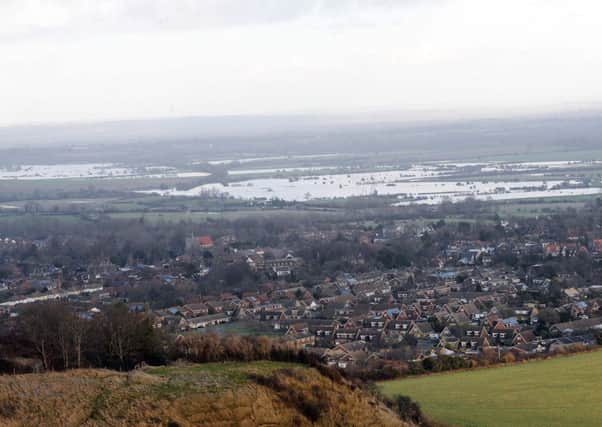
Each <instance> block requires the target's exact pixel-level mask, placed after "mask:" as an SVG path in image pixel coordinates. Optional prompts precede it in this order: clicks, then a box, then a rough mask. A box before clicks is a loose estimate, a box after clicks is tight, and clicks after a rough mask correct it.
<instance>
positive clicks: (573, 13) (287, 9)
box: [0, 0, 602, 125]
mask: <svg viewBox="0 0 602 427" xmlns="http://www.w3.org/2000/svg"><path fill="white" fill-rule="evenodd" d="M601 16H602V2H600V1H599V0H562V1H560V0H504V1H498V0H397V1H393V0H391V1H387V0H372V1H371V0H197V1H193V0H54V1H53V0H0V125H8V124H16V123H40V122H57V121H58V122H62V121H76V120H98V119H122V118H123V119H125V118H143V117H158V116H159V117H169V116H184V115H230V114H263V113H297V112H299V113H307V112H311V113H335V112H336V113H339V112H341V113H346V112H358V111H374V110H383V111H384V110H395V111H397V110H399V111H405V110H422V109H427V110H430V109H436V110H463V111H464V110H465V111H468V110H472V111H474V110H476V109H479V108H487V109H494V110H496V109H499V110H502V109H508V110H513V109H516V110H524V109H532V108H539V107H543V106H546V107H554V106H563V105H588V104H592V103H598V102H600V101H602V78H601V77H600V76H601V75H602V48H600V41H601V40H602V25H600V17H601Z"/></svg>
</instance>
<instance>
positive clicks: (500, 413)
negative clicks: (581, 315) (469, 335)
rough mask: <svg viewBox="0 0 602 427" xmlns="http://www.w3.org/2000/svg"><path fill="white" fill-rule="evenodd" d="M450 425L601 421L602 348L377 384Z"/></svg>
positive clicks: (544, 425) (543, 426)
mask: <svg viewBox="0 0 602 427" xmlns="http://www.w3.org/2000/svg"><path fill="white" fill-rule="evenodd" d="M379 388H380V389H381V391H382V392H383V393H384V394H385V395H387V396H390V397H393V396H395V395H399V394H401V395H406V396H410V397H411V398H412V399H414V400H416V401H417V402H418V403H420V405H421V407H422V409H423V411H424V412H425V413H426V414H427V415H428V416H430V417H432V418H433V419H435V420H436V421H439V422H442V423H446V424H450V425H454V426H475V427H476V426H479V427H481V426H487V427H493V426H500V427H501V426H514V427H519V426H532V427H535V426H537V427H540V426H541V427H548V426H599V425H602V406H601V405H600V400H602V351H598V352H594V353H587V354H580V355H577V356H571V357H561V358H556V359H551V360H545V361H539V362H529V363H524V364H520V365H513V366H505V367H496V368H488V369H479V370H475V371H468V372H460V373H455V374H438V375H431V376H424V377H417V378H409V379H402V380H395V381H386V382H382V383H380V384H379Z"/></svg>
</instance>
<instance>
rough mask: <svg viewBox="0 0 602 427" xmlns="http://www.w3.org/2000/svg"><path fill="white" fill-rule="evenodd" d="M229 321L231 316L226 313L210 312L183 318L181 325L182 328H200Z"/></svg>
mask: <svg viewBox="0 0 602 427" xmlns="http://www.w3.org/2000/svg"><path fill="white" fill-rule="evenodd" d="M229 321H230V317H229V316H227V315H225V314H222V313H220V314H209V315H207V316H199V317H193V318H190V319H182V322H181V323H180V327H181V329H198V328H206V327H208V326H215V325H221V324H222V323H228V322H229Z"/></svg>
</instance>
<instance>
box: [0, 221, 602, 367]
mask: <svg viewBox="0 0 602 427" xmlns="http://www.w3.org/2000/svg"><path fill="white" fill-rule="evenodd" d="M555 221H557V218H552V217H548V218H544V219H541V220H529V221H524V220H514V221H505V220H498V221H497V222H496V223H495V224H492V225H487V226H481V225H478V224H476V225H475V224H471V223H469V222H460V223H458V224H445V223H443V222H442V221H439V222H432V223H428V224H426V225H425V223H424V222H421V223H420V225H419V226H417V223H416V222H411V221H389V222H385V223H386V225H377V226H371V227H367V226H366V224H365V223H356V222H352V223H340V224H337V225H336V227H335V228H334V229H332V224H331V225H330V227H331V229H330V230H329V231H328V230H324V229H320V227H308V226H306V225H300V226H299V227H300V228H302V229H301V230H291V231H282V232H280V234H281V235H280V236H279V238H278V239H277V241H278V242H287V241H291V242H292V241H293V240H292V238H291V235H294V236H295V238H296V239H295V240H294V243H293V244H290V245H287V244H286V243H280V244H279V245H278V246H277V247H271V246H255V247H248V246H249V245H245V246H247V247H243V246H242V245H238V244H237V242H238V237H237V235H236V233H221V235H219V236H214V235H211V234H205V235H195V234H191V235H189V236H186V237H185V238H184V242H183V245H182V246H183V252H182V253H181V254H179V255H177V256H175V257H174V258H172V259H163V262H162V263H161V264H144V263H139V262H135V261H134V260H132V259H129V260H127V261H126V262H125V263H124V265H123V266H119V265H116V264H115V263H113V262H111V261H110V259H109V258H105V259H104V260H103V261H101V262H96V263H94V264H91V265H88V266H85V265H82V266H76V267H75V268H73V267H71V268H66V267H61V266H57V265H56V264H57V263H54V264H40V263H33V262H32V263H28V261H27V257H26V256H24V255H23V254H24V253H26V252H27V251H30V252H32V251H44V250H48V249H49V248H50V247H51V246H54V247H55V250H59V249H57V248H56V246H57V245H59V244H58V243H57V242H56V241H54V240H52V241H50V240H46V241H26V240H23V239H21V240H20V239H19V238H11V237H3V238H1V239H0V250H1V253H2V256H3V259H2V265H3V269H2V272H1V273H2V275H1V276H0V297H2V302H0V316H1V317H0V318H1V319H2V325H3V328H2V329H3V330H4V331H6V330H9V329H10V327H11V324H12V323H14V322H15V321H16V319H18V317H19V314H20V312H21V311H22V309H23V308H24V307H26V306H27V305H28V304H31V303H35V302H38V301H42V300H51V299H62V300H67V301H69V302H70V303H72V304H74V305H75V306H76V307H78V312H79V313H80V316H81V317H83V318H86V319H89V320H91V321H93V320H94V317H95V314H96V313H99V312H100V311H101V310H103V307H104V306H107V305H108V304H111V303H115V302H117V301H118V302H123V303H125V304H127V306H128V307H129V310H130V311H135V312H143V311H144V312H150V313H151V314H152V318H153V325H154V327H155V328H157V329H161V330H162V331H165V332H166V333H169V334H173V335H176V336H177V335H184V336H185V335H189V334H198V333H209V332H212V333H217V334H219V335H226V334H231V333H234V334H241V335H245V334H254V335H266V336H269V337H271V338H274V339H278V340H279V341H280V342H282V343H284V344H285V345H286V346H289V347H290V348H293V349H305V350H306V351H308V352H311V353H312V354H315V355H317V356H318V357H320V358H321V360H323V361H324V362H325V363H327V364H329V365H333V366H337V367H339V368H342V369H353V368H357V369H370V367H372V366H374V367H379V366H383V364H386V363H388V362H395V361H420V360H424V359H428V358H436V357H440V356H442V355H443V356H449V357H458V358H477V357H483V355H485V354H488V355H492V354H493V356H490V357H495V358H497V359H498V360H502V359H503V358H508V357H510V358H513V359H514V358H520V357H528V356H532V355H538V354H546V353H555V352H562V351H568V350H570V349H574V348H576V347H577V346H579V347H580V348H581V347H583V348H587V347H588V346H591V345H593V344H595V343H596V342H597V336H598V331H599V330H600V329H602V317H600V305H602V281H600V279H599V278H600V275H599V272H600V269H601V268H602V239H599V238H597V236H596V235H595V234H592V233H591V232H587V231H585V232H583V230H584V228H583V227H581V228H579V227H576V228H573V229H571V228H566V227H561V228H560V230H561V231H559V230H557V229H555V228H554V227H550V226H549V225H550V224H553V223H554V222H555ZM478 227H480V230H478V231H477V228H478ZM450 230H453V233H450ZM491 230H493V231H494V232H490V231H491ZM475 233H477V234H478V237H479V238H477V239H474V238H473V239H468V238H466V237H467V236H474V235H475ZM488 235H490V238H489V239H486V237H487V236H488ZM437 236H438V237H437ZM442 236H446V238H445V241H443V240H441V239H442ZM459 237H463V238H459ZM561 237H562V238H561ZM426 240H429V242H430V241H433V242H435V244H432V243H428V245H427V244H425V241H426ZM341 241H342V242H343V243H342V246H343V247H353V248H358V249H357V250H356V249H354V250H351V251H349V252H345V253H344V254H332V255H330V256H332V257H335V258H341V257H343V258H345V260H346V262H345V264H344V265H346V266H349V270H348V271H345V270H340V269H339V267H340V265H339V264H337V266H336V267H334V268H330V267H329V268H323V269H321V270H320V269H318V271H319V272H320V273H322V274H318V275H315V274H313V275H309V274H308V272H309V271H316V265H314V264H315V259H312V258H311V257H308V252H307V251H305V252H303V250H299V248H303V247H308V246H312V245H318V247H333V246H334V245H336V244H337V243H336V242H339V243H338V244H341ZM398 241H410V242H420V244H422V245H423V246H424V247H423V248H422V253H423V256H422V257H421V258H420V260H421V261H420V262H418V260H416V259H415V258H416V253H414V255H413V257H414V259H409V258H408V259H404V256H401V255H403V254H401V255H400V253H399V249H398V248H397V249H396V247H395V246H393V247H391V242H393V243H394V242H398ZM59 246H60V245H59ZM425 247H428V248H429V250H428V251H426V252H424V248H425ZM359 248H361V250H359ZM396 251H397V252H396ZM17 254H20V255H19V257H20V258H21V259H16V258H15V257H16V256H17ZM370 254H372V255H370ZM426 254H428V256H427V257H426V258H425V255H426ZM371 257H372V258H371ZM370 259H375V260H378V263H375V262H373V261H370ZM327 261H328V260H327ZM322 265H327V264H322ZM218 270H219V271H221V274H222V275H221V276H219V277H217V276H212V275H215V274H217V273H216V271H218ZM204 282H212V283H214V286H213V287H205V288H203V283H204ZM231 283H234V286H232V285H231ZM220 284H221V285H220ZM222 285H223V286H222ZM149 289H150V290H149ZM200 289H203V290H202V291H201V290H200Z"/></svg>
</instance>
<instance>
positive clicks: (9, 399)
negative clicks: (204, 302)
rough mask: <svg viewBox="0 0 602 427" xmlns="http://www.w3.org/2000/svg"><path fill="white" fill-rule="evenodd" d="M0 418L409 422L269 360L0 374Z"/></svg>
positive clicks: (14, 421)
mask: <svg viewBox="0 0 602 427" xmlns="http://www.w3.org/2000/svg"><path fill="white" fill-rule="evenodd" d="M260 379H262V380H263V381H260ZM260 384H263V385H260ZM0 425H2V426H41V425H43V426H130V425H137V426H138V425H144V426H169V427H176V426H182V427H184V426H268V425H269V426H292V425H298V426H309V425H319V426H334V425H345V426H410V424H406V423H403V422H401V421H400V420H399V418H397V416H396V415H395V414H394V413H393V412H391V411H389V410H388V409H387V408H385V407H384V406H382V405H381V404H380V403H378V402H377V401H376V400H375V399H374V398H373V397H371V396H370V395H368V394H366V393H365V392H363V391H361V390H359V389H357V388H356V389H353V388H352V387H350V386H349V385H347V384H345V383H341V382H335V381H332V380H330V379H328V378H326V377H324V376H322V375H321V374H320V373H318V372H317V371H316V370H314V369H309V368H305V367H299V365H289V364H282V363H269V362H255V363H246V364H242V363H223V364H206V365H186V366H181V367H169V368H154V369H145V370H141V371H136V372H133V373H118V372H112V371H105V370H79V371H69V372H64V373H48V374H29V375H16V376H3V377H0Z"/></svg>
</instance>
